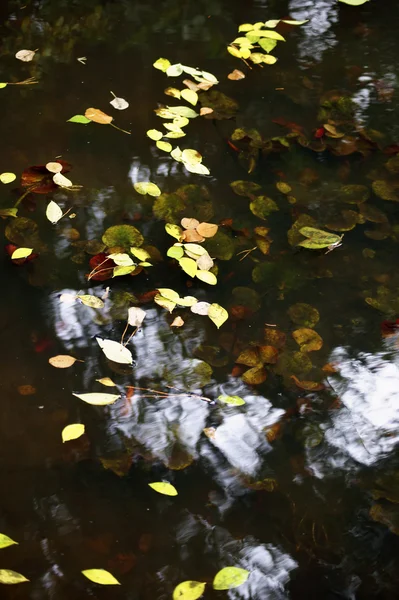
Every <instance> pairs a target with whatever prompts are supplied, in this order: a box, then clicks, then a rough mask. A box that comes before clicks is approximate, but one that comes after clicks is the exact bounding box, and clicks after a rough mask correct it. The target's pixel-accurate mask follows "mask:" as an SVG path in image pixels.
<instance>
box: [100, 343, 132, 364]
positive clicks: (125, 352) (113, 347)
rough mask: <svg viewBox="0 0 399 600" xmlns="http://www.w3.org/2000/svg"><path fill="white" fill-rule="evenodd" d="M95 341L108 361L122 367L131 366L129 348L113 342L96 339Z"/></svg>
mask: <svg viewBox="0 0 399 600" xmlns="http://www.w3.org/2000/svg"><path fill="white" fill-rule="evenodd" d="M96 340H97V343H98V345H99V346H100V348H101V350H102V351H103V352H104V354H105V356H106V357H107V358H108V360H112V361H113V362H116V363H119V364H124V365H131V364H132V363H133V358H132V353H131V352H130V350H129V348H126V347H125V346H123V345H122V344H120V343H119V342H115V341H114V340H104V339H102V338H98V337H97V338H96Z"/></svg>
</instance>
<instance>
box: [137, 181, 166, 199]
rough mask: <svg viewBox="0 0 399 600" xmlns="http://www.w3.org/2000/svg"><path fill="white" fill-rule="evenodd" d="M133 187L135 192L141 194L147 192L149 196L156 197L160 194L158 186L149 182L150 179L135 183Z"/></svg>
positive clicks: (143, 194)
mask: <svg viewBox="0 0 399 600" xmlns="http://www.w3.org/2000/svg"><path fill="white" fill-rule="evenodd" d="M133 187H134V189H135V190H136V192H138V193H139V194H141V195H142V196H145V195H146V194H148V195H149V196H154V197H157V196H160V195H161V193H162V192H161V190H160V189H159V187H158V186H157V185H156V184H155V183H151V182H150V181H145V182H144V181H143V182H139V183H135V184H134V185H133Z"/></svg>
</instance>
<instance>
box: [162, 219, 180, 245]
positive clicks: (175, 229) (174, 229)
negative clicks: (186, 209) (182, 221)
mask: <svg viewBox="0 0 399 600" xmlns="http://www.w3.org/2000/svg"><path fill="white" fill-rule="evenodd" d="M165 231H166V233H168V234H169V235H171V236H172V237H174V238H175V239H176V240H178V241H179V242H180V239H181V235H182V233H183V232H182V230H181V229H180V227H179V226H178V225H174V224H173V223H166V225H165Z"/></svg>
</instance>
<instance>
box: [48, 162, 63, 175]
mask: <svg viewBox="0 0 399 600" xmlns="http://www.w3.org/2000/svg"><path fill="white" fill-rule="evenodd" d="M46 169H47V171H50V173H61V171H62V164H61V163H59V162H48V163H47V164H46Z"/></svg>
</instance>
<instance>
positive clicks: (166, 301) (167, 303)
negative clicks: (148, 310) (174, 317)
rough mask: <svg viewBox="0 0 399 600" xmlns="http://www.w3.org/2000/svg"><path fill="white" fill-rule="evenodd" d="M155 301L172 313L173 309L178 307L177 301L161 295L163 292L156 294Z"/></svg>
mask: <svg viewBox="0 0 399 600" xmlns="http://www.w3.org/2000/svg"><path fill="white" fill-rule="evenodd" d="M154 302H155V303H156V304H158V305H159V306H162V308H166V310H167V311H169V312H170V313H172V312H173V310H174V309H175V308H176V302H173V300H169V299H168V298H164V297H163V296H161V294H157V295H156V296H155V298H154Z"/></svg>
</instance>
